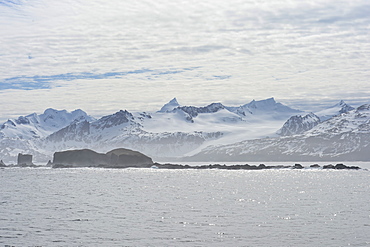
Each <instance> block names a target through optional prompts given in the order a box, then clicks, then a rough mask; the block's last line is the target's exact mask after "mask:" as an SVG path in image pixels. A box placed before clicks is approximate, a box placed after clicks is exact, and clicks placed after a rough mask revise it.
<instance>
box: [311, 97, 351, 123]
mask: <svg viewBox="0 0 370 247" xmlns="http://www.w3.org/2000/svg"><path fill="white" fill-rule="evenodd" d="M354 109H355V108H353V107H352V106H350V105H348V104H347V103H346V102H344V100H341V101H339V103H337V104H335V105H333V106H330V107H328V108H327V109H324V110H321V111H319V112H316V113H315V114H316V115H317V116H319V118H320V120H321V121H325V120H328V119H329V118H332V117H334V116H336V115H338V114H341V113H346V112H349V111H352V110H354Z"/></svg>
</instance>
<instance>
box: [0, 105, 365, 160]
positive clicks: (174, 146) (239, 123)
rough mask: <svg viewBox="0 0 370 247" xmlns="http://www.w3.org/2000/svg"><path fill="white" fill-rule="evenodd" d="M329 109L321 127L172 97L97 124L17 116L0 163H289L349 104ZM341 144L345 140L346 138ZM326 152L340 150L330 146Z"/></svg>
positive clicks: (70, 116)
mask: <svg viewBox="0 0 370 247" xmlns="http://www.w3.org/2000/svg"><path fill="white" fill-rule="evenodd" d="M339 108H340V109H339ZM329 109H330V110H328V109H326V112H325V111H321V112H320V114H321V116H329V115H330V114H332V115H337V116H334V117H331V118H329V119H326V121H324V122H323V121H322V120H321V119H320V118H319V116H318V115H316V114H313V113H309V114H306V115H304V114H305V113H304V112H302V111H299V110H295V109H292V108H290V107H288V106H285V105H283V104H281V103H278V102H276V101H275V100H274V98H269V99H266V100H260V101H255V100H253V101H252V102H250V103H248V104H245V105H241V106H225V105H223V104H221V103H212V104H209V105H207V106H201V107H198V106H182V105H180V104H179V103H178V101H177V99H176V98H174V99H172V100H171V101H170V102H168V103H167V104H165V105H164V106H163V107H162V108H161V109H160V110H159V111H156V112H128V111H127V110H121V111H119V112H116V113H114V114H111V115H107V116H104V117H102V118H100V119H94V118H92V117H90V116H88V115H87V114H86V113H85V112H83V111H82V110H76V111H73V112H71V113H69V112H67V111H57V110H53V109H47V110H46V111H45V112H44V113H43V114H41V115H37V114H31V115H28V116H26V117H19V118H18V119H13V120H8V121H7V122H5V123H4V124H3V125H2V127H1V130H0V159H3V160H4V161H9V160H12V161H13V162H14V160H15V159H16V156H17V154H18V153H20V152H21V153H30V154H33V155H34V158H35V161H36V162H46V161H47V160H49V159H51V156H52V154H53V153H54V152H56V151H63V150H68V149H81V148H89V149H93V150H95V151H98V152H106V151H109V150H112V149H115V148H129V149H134V150H137V151H140V152H142V153H144V154H146V155H149V156H151V157H152V158H154V159H155V160H157V161H169V160H173V159H181V158H182V157H188V159H192V160H197V159H198V160H211V159H213V160H215V161H222V160H225V159H226V160H227V159H230V160H233V159H234V160H235V159H246V158H248V157H249V158H250V157H252V158H253V157H254V156H253V155H255V157H260V158H261V159H262V158H263V157H272V158H286V157H287V155H288V157H289V158H291V157H293V156H294V155H303V157H305V155H309V156H308V157H316V156H315V155H316V154H315V155H313V156H312V155H311V153H310V152H308V151H307V152H308V153H307V152H306V153H307V154H306V153H305V152H303V151H302V152H300V151H297V150H298V149H299V148H302V147H303V146H304V145H306V144H304V143H305V140H309V141H307V142H310V143H311V142H312V147H311V146H310V147H309V148H313V149H315V150H316V149H317V147H320V148H321V149H322V143H325V142H324V141H322V140H321V139H320V138H321V136H327V133H328V132H329V133H330V134H333V133H334V129H333V128H334V127H333V128H331V129H329V126H336V127H335V128H339V127H338V126H337V125H336V124H337V121H339V120H336V121H334V119H339V118H340V117H343V116H344V115H345V114H347V113H346V111H347V110H348V109H350V107H349V106H348V105H347V106H346V104H345V103H344V102H340V104H338V105H337V107H330V108H329ZM353 111H354V110H352V111H350V112H353ZM341 112H343V113H341ZM350 112H348V114H349V113H350ZM324 113H325V114H324ZM329 113H330V114H329ZM338 114H340V115H338ZM365 118H366V117H365ZM360 119H363V117H361V118H360ZM332 121H334V122H332ZM324 126H326V127H324ZM315 131H316V132H315ZM320 131H321V132H320ZM318 132H320V133H319V134H314V133H318ZM350 132H351V133H352V132H353V131H352V130H351V131H350ZM310 133H311V134H310ZM351 135H352V134H351ZM357 135H359V134H358V133H356V136H357ZM364 136H366V135H365V134H364ZM313 137H314V138H313ZM364 138H365V137H364ZM313 140H315V141H313ZM344 140H345V142H344V143H347V139H346V138H344ZM356 140H357V139H356ZM356 140H354V143H355V142H356ZM361 140H362V139H361ZM314 144H315V145H316V146H315V145H314ZM275 145H277V146H275ZM302 145H303V146H302ZM307 145H308V144H307ZM325 145H326V144H325ZM343 145H344V144H343ZM359 145H360V146H363V143H361V144H359ZM307 148H308V147H307ZM251 150H252V151H251ZM253 150H254V151H253ZM294 150H295V151H294ZM318 152H319V151H318ZM333 152H334V153H341V152H342V153H343V152H344V151H339V150H337V149H335V151H333ZM247 154H248V156H245V155H247ZM250 154H253V155H252V156H250ZM266 155H267V156H266ZM269 155H272V156H269ZM317 155H318V156H320V154H317ZM333 155H334V154H333ZM189 157H190V158H189Z"/></svg>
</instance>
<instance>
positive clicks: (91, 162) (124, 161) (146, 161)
mask: <svg viewBox="0 0 370 247" xmlns="http://www.w3.org/2000/svg"><path fill="white" fill-rule="evenodd" d="M152 165H153V161H152V159H151V158H149V157H148V156H146V155H144V154H142V153H139V152H136V151H132V150H129V149H124V148H120V149H115V150H112V151H110V152H108V153H106V154H102V153H97V152H95V151H93V150H90V149H82V150H69V151H64V152H56V153H54V159H53V167H54V168H62V167H65V168H68V167H103V168H126V167H151V166H152Z"/></svg>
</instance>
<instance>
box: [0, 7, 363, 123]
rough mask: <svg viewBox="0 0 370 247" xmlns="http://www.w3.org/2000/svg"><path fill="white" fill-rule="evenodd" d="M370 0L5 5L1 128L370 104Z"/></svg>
mask: <svg viewBox="0 0 370 247" xmlns="http://www.w3.org/2000/svg"><path fill="white" fill-rule="evenodd" d="M369 13H370V2H369V1H368V0H342V1H341V0H229V1H221V0H204V1H199V0H197V1H195V0H182V1H180V0H179V1H170V0H156V1H151V0H135V1H122V0H111V1H104V0H89V1H81V0H32V1H31V0H11V1H6V0H5V1H4V0H2V1H1V0H0V104H1V108H0V119H1V120H3V119H7V118H10V117H16V116H20V115H27V114H30V113H33V112H36V113H42V112H43V111H44V110H45V109H46V108H49V107H52V108H56V109H59V110H61V109H67V110H69V111H71V110H74V109H77V108H80V109H83V110H85V111H86V112H87V113H88V114H90V115H93V116H95V117H99V116H102V115H107V114H112V113H114V112H115V111H118V110H120V109H127V110H129V111H155V110H159V109H160V108H161V106H162V105H163V104H165V103H166V102H168V101H169V100H171V99H172V98H173V97H177V99H178V101H179V103H180V104H182V105H196V106H197V105H199V106H203V105H207V104H210V103H212V102H221V103H223V104H225V105H230V106H231V105H240V104H246V103H249V102H250V101H251V100H253V99H256V100H261V99H266V98H269V97H274V98H275V99H276V101H278V102H281V103H283V104H286V105H289V106H291V107H295V108H300V109H302V108H304V109H303V110H310V108H312V109H314V108H317V106H318V105H323V106H330V105H333V104H335V103H337V102H339V100H341V99H343V100H345V101H347V102H348V103H352V104H353V105H355V104H360V103H369V102H370V97H369V96H370V85H369V79H370V67H369V66H370V63H369V61H370V14H369Z"/></svg>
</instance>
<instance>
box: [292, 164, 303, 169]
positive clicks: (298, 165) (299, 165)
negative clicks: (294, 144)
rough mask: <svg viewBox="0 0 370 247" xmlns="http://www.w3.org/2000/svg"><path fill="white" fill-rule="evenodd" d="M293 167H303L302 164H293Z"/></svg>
mask: <svg viewBox="0 0 370 247" xmlns="http://www.w3.org/2000/svg"><path fill="white" fill-rule="evenodd" d="M293 168H294V169H303V166H302V165H301V164H294V166H293Z"/></svg>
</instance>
